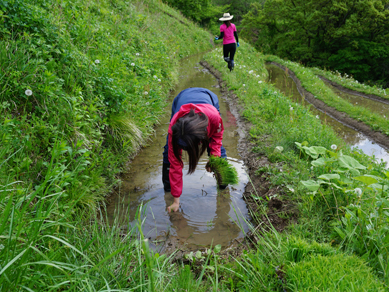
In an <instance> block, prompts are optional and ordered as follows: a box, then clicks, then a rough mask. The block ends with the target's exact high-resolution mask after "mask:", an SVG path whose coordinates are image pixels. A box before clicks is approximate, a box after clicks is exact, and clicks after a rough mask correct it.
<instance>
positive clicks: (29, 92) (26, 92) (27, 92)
mask: <svg viewBox="0 0 389 292" xmlns="http://www.w3.org/2000/svg"><path fill="white" fill-rule="evenodd" d="M24 93H25V94H26V95H27V96H30V95H32V91H31V90H30V89H27V90H26V91H25V92H24Z"/></svg>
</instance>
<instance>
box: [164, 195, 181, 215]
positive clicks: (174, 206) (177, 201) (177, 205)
mask: <svg viewBox="0 0 389 292" xmlns="http://www.w3.org/2000/svg"><path fill="white" fill-rule="evenodd" d="M179 208H180V198H179V197H178V198H174V202H173V204H171V205H170V206H169V207H167V211H168V212H169V213H170V212H171V211H173V212H177V211H178V209H179Z"/></svg>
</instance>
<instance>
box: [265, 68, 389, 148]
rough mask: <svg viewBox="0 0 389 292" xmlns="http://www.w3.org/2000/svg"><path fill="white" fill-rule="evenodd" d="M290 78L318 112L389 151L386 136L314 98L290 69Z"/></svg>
mask: <svg viewBox="0 0 389 292" xmlns="http://www.w3.org/2000/svg"><path fill="white" fill-rule="evenodd" d="M268 64H272V65H275V66H278V67H279V68H281V69H282V70H284V71H285V70H286V67H285V66H283V65H281V64H279V63H277V62H268ZM288 74H289V76H290V77H291V78H292V79H293V81H294V82H295V83H296V86H297V88H298V90H299V92H300V94H302V95H304V96H305V100H307V101H308V102H309V103H311V104H312V105H313V106H314V107H315V108H317V109H318V110H320V111H322V112H325V113H326V114H327V115H329V116H331V117H332V118H334V119H336V120H337V121H339V122H341V123H342V124H344V125H346V126H348V127H350V128H352V129H355V130H357V131H358V132H360V133H362V134H363V135H365V136H366V137H368V138H370V139H371V140H373V141H374V142H375V143H377V144H379V145H381V146H382V147H384V148H385V149H389V137H388V136H386V135H385V134H383V133H381V132H378V131H374V130H372V129H371V128H370V127H369V126H368V125H366V124H364V123H363V122H359V121H357V120H355V119H353V118H351V117H350V116H349V115H347V114H346V113H344V112H340V111H337V110H336V109H335V108H333V107H330V106H328V105H327V104H326V103H324V102H323V101H321V100H319V99H317V98H315V97H314V95H313V94H312V93H310V92H309V91H307V90H306V89H305V88H304V87H303V86H302V85H301V82H300V80H299V79H298V78H297V76H296V74H295V73H294V72H293V71H291V70H290V69H288Z"/></svg>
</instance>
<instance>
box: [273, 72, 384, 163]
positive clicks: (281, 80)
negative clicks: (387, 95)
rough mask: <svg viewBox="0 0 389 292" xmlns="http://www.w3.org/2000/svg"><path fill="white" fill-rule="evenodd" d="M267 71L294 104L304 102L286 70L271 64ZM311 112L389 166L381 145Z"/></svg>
mask: <svg viewBox="0 0 389 292" xmlns="http://www.w3.org/2000/svg"><path fill="white" fill-rule="evenodd" d="M266 69H267V70H268V72H269V79H268V82H269V83H271V84H273V85H274V86H275V87H276V88H278V89H279V90H280V91H281V92H282V93H284V94H285V95H286V96H288V97H289V98H290V99H291V100H293V101H294V102H297V103H299V104H301V103H302V102H303V98H302V96H301V94H300V92H299V91H298V89H297V86H296V84H295V83H294V81H293V80H292V78H290V77H289V76H288V75H287V74H286V73H285V71H284V70H282V69H281V68H279V67H278V66H275V65H271V64H268V65H266ZM359 98H362V97H359ZM356 102H358V101H356ZM385 106H387V105H385ZM310 111H311V112H312V114H314V115H318V116H319V117H320V119H321V120H322V121H324V122H325V123H326V124H328V125H330V126H331V127H332V128H333V129H334V131H335V132H336V133H337V134H338V135H339V136H340V137H341V138H342V139H343V140H344V141H345V142H346V143H347V144H348V145H350V146H351V147H352V148H355V147H358V148H359V149H361V150H362V151H363V152H364V153H366V154H367V155H370V156H373V155H374V156H375V158H376V159H377V161H381V159H382V160H383V161H386V162H387V163H388V165H389V152H388V151H386V150H385V149H384V148H382V147H381V146H380V145H378V144H376V143H374V142H373V141H371V140H370V139H369V138H367V137H366V136H365V135H363V134H361V133H359V132H358V131H356V130H354V129H352V128H350V127H347V126H346V125H344V124H342V123H340V122H339V121H337V120H335V119H333V118H332V117H330V116H329V115H327V114H325V113H324V112H321V111H319V110H318V109H316V108H315V107H313V106H311V108H310Z"/></svg>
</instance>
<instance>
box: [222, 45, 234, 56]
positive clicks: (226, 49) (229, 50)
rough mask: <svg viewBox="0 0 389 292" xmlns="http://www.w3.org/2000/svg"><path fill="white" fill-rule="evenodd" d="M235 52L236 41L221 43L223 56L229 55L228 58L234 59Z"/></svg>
mask: <svg viewBox="0 0 389 292" xmlns="http://www.w3.org/2000/svg"><path fill="white" fill-rule="evenodd" d="M235 52H236V43H232V44H227V45H223V55H224V58H227V57H229V58H230V60H234V56H235Z"/></svg>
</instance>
